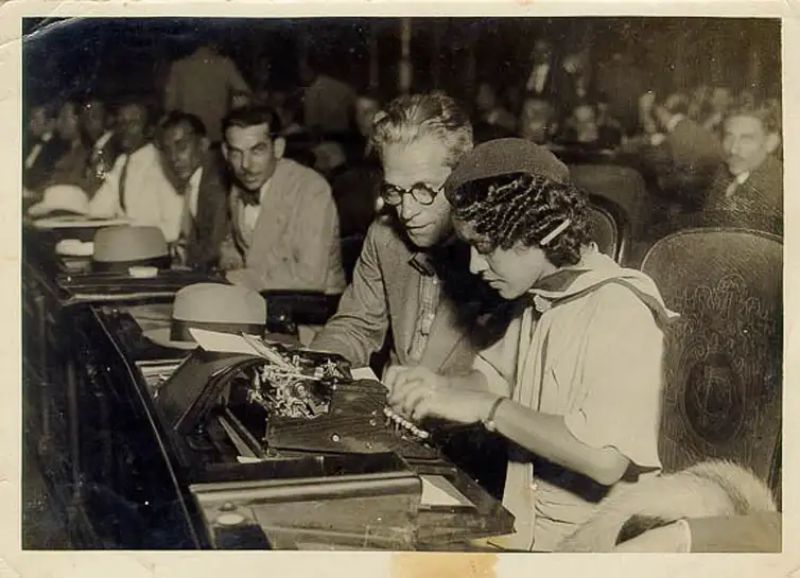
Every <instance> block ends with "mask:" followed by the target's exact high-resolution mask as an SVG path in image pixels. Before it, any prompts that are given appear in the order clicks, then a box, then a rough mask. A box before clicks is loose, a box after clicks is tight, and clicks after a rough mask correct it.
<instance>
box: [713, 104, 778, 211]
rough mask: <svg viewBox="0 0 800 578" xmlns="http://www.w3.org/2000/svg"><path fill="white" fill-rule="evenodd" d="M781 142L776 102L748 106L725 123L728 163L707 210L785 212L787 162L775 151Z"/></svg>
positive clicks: (718, 176)
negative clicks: (784, 183)
mask: <svg viewBox="0 0 800 578" xmlns="http://www.w3.org/2000/svg"><path fill="white" fill-rule="evenodd" d="M780 141H781V127H780V110H779V107H778V106H777V104H776V103H764V104H758V105H744V106H740V107H737V108H734V109H733V110H731V111H730V113H729V114H728V116H727V117H726V119H725V121H724V123H723V138H722V147H723V149H724V151H725V163H724V164H723V165H721V166H720V168H719V170H718V171H717V174H716V176H715V178H714V182H713V184H712V186H711V189H710V191H709V194H708V197H707V198H706V203H705V206H704V209H705V210H707V211H722V212H740V213H751V214H752V213H757V214H759V215H764V216H767V217H777V218H781V217H782V215H783V164H782V163H781V161H779V160H778V159H777V158H776V156H775V152H776V151H777V150H778V147H779V146H780Z"/></svg>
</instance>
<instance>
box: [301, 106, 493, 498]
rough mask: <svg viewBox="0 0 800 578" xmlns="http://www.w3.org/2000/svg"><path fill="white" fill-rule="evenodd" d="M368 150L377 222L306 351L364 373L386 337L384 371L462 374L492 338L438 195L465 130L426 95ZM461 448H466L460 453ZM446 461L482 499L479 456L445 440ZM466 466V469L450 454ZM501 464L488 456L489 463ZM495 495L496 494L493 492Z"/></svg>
mask: <svg viewBox="0 0 800 578" xmlns="http://www.w3.org/2000/svg"><path fill="white" fill-rule="evenodd" d="M373 123H374V127H373V128H374V130H373V131H372V136H371V139H372V147H373V149H374V150H375V151H376V152H377V153H378V155H379V157H380V159H381V163H382V165H383V173H384V185H383V189H382V192H381V196H382V198H383V201H384V205H385V206H386V209H388V210H385V211H384V213H385V214H384V215H382V216H381V217H379V218H378V219H376V221H375V222H373V224H372V225H371V226H370V229H369V231H368V232H367V236H366V239H365V241H364V247H363V249H362V252H361V255H360V256H359V259H358V262H357V263H356V267H355V270H354V272H353V281H352V283H351V284H350V286H349V287H348V288H347V289H346V290H345V292H344V294H343V295H342V299H341V301H340V303H339V309H338V311H337V313H336V314H335V315H334V316H333V317H332V318H331V319H330V320H329V321H328V323H327V325H325V327H324V328H323V329H322V331H321V332H320V333H319V334H318V335H317V337H316V338H315V340H314V341H313V342H312V343H311V347H312V348H314V349H320V350H325V351H332V352H336V353H339V354H341V355H343V356H344V357H345V358H347V359H348V360H349V361H350V362H351V363H352V365H353V366H354V367H361V366H366V365H368V364H369V363H370V358H371V356H372V354H373V353H375V352H378V351H379V350H381V348H382V347H383V345H384V341H385V340H386V339H387V337H388V341H389V344H390V351H389V363H388V366H390V367H392V366H393V367H394V368H395V369H389V370H388V371H390V372H393V371H397V369H399V368H398V366H400V367H403V366H424V367H426V368H428V369H431V370H433V371H439V372H441V373H444V374H449V373H453V374H456V373H462V372H464V371H468V370H469V368H470V367H471V364H472V361H473V359H474V357H475V354H476V351H478V350H480V349H481V347H482V346H483V345H484V344H485V343H486V340H488V339H491V336H493V335H494V328H495V327H496V325H495V324H494V323H488V322H487V320H488V321H494V320H495V318H494V317H492V316H488V315H484V314H485V313H487V312H488V311H492V310H493V309H494V306H495V305H496V303H497V302H499V301H500V300H499V299H497V298H496V297H495V296H494V295H493V293H492V292H491V290H489V289H487V287H486V285H483V284H481V283H480V282H479V279H478V278H477V277H475V276H473V275H471V274H470V272H469V247H468V246H467V245H466V244H464V243H462V242H461V241H459V240H458V239H457V238H456V236H455V234H454V231H453V228H452V224H451V221H450V212H451V207H450V204H449V202H448V201H447V199H446V198H445V195H444V193H443V186H444V182H445V180H447V177H448V176H449V175H450V173H451V171H452V168H453V167H454V166H455V165H456V163H457V162H458V160H459V159H460V158H461V157H462V156H463V155H464V154H465V153H467V152H468V151H469V150H471V149H472V145H473V141H472V127H471V125H470V123H469V119H468V117H467V115H466V114H464V112H463V111H462V110H460V109H459V108H458V106H457V105H456V103H455V102H454V101H453V100H452V99H451V98H449V97H447V96H446V95H444V94H442V93H439V92H434V93H430V94H418V95H412V96H401V97H399V98H397V99H395V100H394V101H393V102H391V103H390V104H389V105H388V106H387V107H386V109H385V110H384V111H383V112H380V113H378V114H377V115H376V116H375V119H374V121H373ZM462 442H466V443H467V447H459V444H461V443H462ZM451 450H452V451H451V452H448V453H451V457H453V458H454V459H456V461H458V462H459V465H461V466H462V468H464V469H465V470H467V471H470V473H473V475H478V476H479V477H481V478H482V480H483V481H484V482H486V484H487V487H488V488H489V489H493V487H492V485H493V483H497V484H501V483H502V482H501V481H500V480H489V479H487V477H488V476H489V475H490V474H491V473H492V472H493V471H497V472H500V471H504V470H502V469H501V467H500V466H501V465H502V464H500V463H499V462H498V464H496V465H497V468H493V465H495V464H492V463H490V462H491V460H488V459H487V456H486V455H485V454H486V450H485V449H484V450H481V449H480V448H476V447H474V443H473V440H472V439H470V440H469V441H467V436H464V437H462V438H459V437H456V438H453V440H452V445H451ZM455 453H457V454H460V455H461V456H467V457H468V459H469V460H470V461H473V460H474V464H473V463H466V462H465V461H464V460H462V459H461V458H459V457H456V456H455V455H452V454H455ZM494 454H497V455H503V454H502V452H492V455H494ZM498 489H499V488H498Z"/></svg>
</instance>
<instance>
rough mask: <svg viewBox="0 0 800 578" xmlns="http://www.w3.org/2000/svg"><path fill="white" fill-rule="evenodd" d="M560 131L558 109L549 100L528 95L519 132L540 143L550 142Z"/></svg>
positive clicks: (523, 106)
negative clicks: (557, 117)
mask: <svg viewBox="0 0 800 578" xmlns="http://www.w3.org/2000/svg"><path fill="white" fill-rule="evenodd" d="M557 131H558V122H557V121H556V111H555V109H554V108H553V105H552V104H550V103H549V102H548V101H547V100H544V99H542V98H538V97H528V98H526V99H525V102H524V103H523V104H522V112H521V114H520V117H519V134H520V136H521V137H522V138H525V139H528V140H530V141H533V142H535V143H538V144H542V143H547V142H550V141H551V140H552V139H553V136H554V135H555V134H556V132H557Z"/></svg>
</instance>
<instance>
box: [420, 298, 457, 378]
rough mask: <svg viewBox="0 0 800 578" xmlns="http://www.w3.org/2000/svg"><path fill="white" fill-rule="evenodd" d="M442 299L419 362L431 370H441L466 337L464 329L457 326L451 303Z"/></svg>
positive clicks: (453, 307)
mask: <svg viewBox="0 0 800 578" xmlns="http://www.w3.org/2000/svg"><path fill="white" fill-rule="evenodd" d="M442 297H443V298H442V299H440V300H439V306H438V308H437V309H436V318H435V319H434V320H433V325H432V326H431V333H430V335H429V336H428V344H427V347H426V348H425V352H424V353H423V355H422V360H421V361H420V364H421V365H423V366H425V367H428V368H430V369H433V370H438V369H441V368H442V366H444V364H445V362H446V361H447V359H448V358H449V357H450V355H451V354H452V353H453V350H455V348H456V346H457V345H458V344H459V343H461V341H462V340H463V339H464V338H466V336H467V332H466V330H465V328H463V327H461V326H460V324H459V320H458V316H457V315H456V311H455V306H454V304H453V302H452V301H451V300H450V299H447V298H446V297H444V296H442Z"/></svg>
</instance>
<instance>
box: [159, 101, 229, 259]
mask: <svg viewBox="0 0 800 578" xmlns="http://www.w3.org/2000/svg"><path fill="white" fill-rule="evenodd" d="M161 140H162V145H163V146H162V158H163V161H164V165H165V168H166V169H167V173H168V174H169V175H170V178H171V180H173V183H174V184H175V189H176V190H177V191H178V192H179V193H180V194H182V195H183V197H184V211H183V219H182V221H181V234H180V238H179V241H178V245H179V247H181V249H182V250H183V251H184V254H183V255H182V257H183V259H184V261H185V264H186V265H188V266H189V267H192V268H194V269H201V270H208V269H210V268H212V267H214V266H216V264H217V261H218V260H219V255H220V245H221V244H222V241H223V240H224V239H225V237H226V235H227V234H228V231H229V227H230V221H229V218H228V210H227V203H228V198H227V197H228V188H229V185H228V183H227V181H226V178H225V173H224V164H223V160H222V157H221V155H220V154H219V153H217V152H216V151H213V150H211V149H209V143H208V139H207V138H206V130H205V126H204V125H203V122H202V121H201V120H200V119H199V118H198V117H196V116H194V115H192V114H187V113H183V112H172V113H170V114H169V115H167V117H166V118H165V119H164V121H162V123H161Z"/></svg>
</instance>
